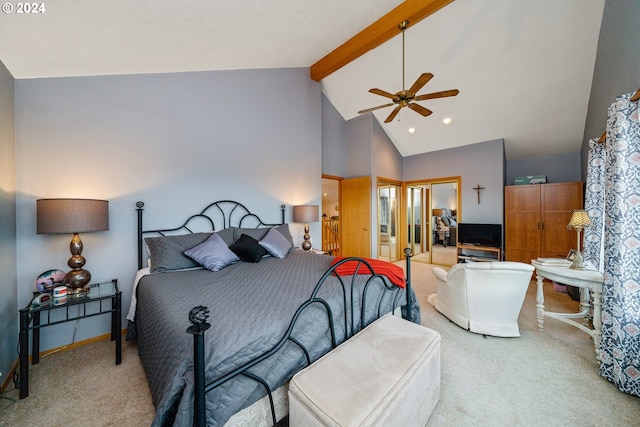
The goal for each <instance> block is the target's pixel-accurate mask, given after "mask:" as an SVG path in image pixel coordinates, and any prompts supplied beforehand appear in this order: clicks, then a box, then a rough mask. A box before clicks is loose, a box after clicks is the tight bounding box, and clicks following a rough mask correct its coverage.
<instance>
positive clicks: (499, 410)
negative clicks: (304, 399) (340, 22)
mask: <svg viewBox="0 0 640 427" xmlns="http://www.w3.org/2000/svg"><path fill="white" fill-rule="evenodd" d="M398 264H400V265H402V264H403V263H398ZM432 268H433V266H431V265H429V264H423V263H412V269H411V271H412V276H413V280H412V282H413V285H414V288H415V290H416V293H417V295H418V300H419V302H420V306H421V309H422V323H423V324H424V325H425V326H427V327H429V328H432V329H434V330H436V331H438V332H439V333H440V334H441V336H442V343H441V358H442V361H441V369H442V385H441V394H442V396H441V398H440V402H439V403H438V405H437V406H436V409H435V411H434V413H433V414H432V416H431V418H430V420H429V422H428V423H427V426H428V427H440V426H447V427H448V426H456V427H463V426H474V427H476V426H545V427H547V426H619V427H622V426H637V425H638V420H639V419H640V398H638V397H634V396H630V395H628V394H624V393H622V392H620V391H618V389H617V388H616V387H615V386H614V385H613V384H611V383H609V382H608V381H607V380H605V379H603V378H602V377H600V376H599V374H598V364H597V362H596V360H595V352H594V349H593V342H592V341H591V339H590V337H589V336H588V335H587V334H585V333H584V332H582V331H580V330H578V329H577V328H573V327H571V326H570V325H566V324H564V323H562V322H558V321H555V320H553V319H548V320H546V321H545V332H544V333H540V332H538V331H537V324H536V312H535V283H534V282H532V283H531V285H530V287H529V292H528V294H527V298H526V300H525V303H524V307H523V309H522V312H521V314H520V320H519V324H520V332H521V334H522V336H521V337H520V338H496V337H487V338H486V339H485V338H483V337H482V336H481V335H477V334H473V333H470V332H467V331H465V330H463V329H461V328H459V327H458V326H456V325H455V324H453V323H451V322H450V321H449V320H448V319H446V318H445V317H444V316H442V315H441V314H440V313H438V312H437V311H436V310H435V309H434V308H433V307H432V306H431V305H430V304H429V303H428V302H427V297H428V296H429V295H430V294H432V293H434V292H435V291H436V286H435V277H434V276H433V273H432V271H431V270H432ZM548 288H549V289H547V291H546V292H545V304H546V306H547V307H548V308H549V309H550V310H558V311H562V310H575V309H576V308H577V302H575V301H572V300H571V299H570V298H569V297H568V296H567V295H566V294H562V293H558V292H554V291H553V290H552V288H551V286H549V287H548ZM113 346H114V344H113V343H111V342H109V341H102V342H98V343H94V344H91V345H87V346H83V347H80V348H76V349H73V350H69V351H65V352H60V353H57V354H55V355H52V356H50V357H46V358H44V359H42V360H41V363H40V364H38V365H35V366H30V368H29V369H30V379H31V381H30V384H29V386H30V387H29V388H30V390H29V391H30V396H29V397H28V398H27V399H24V400H18V393H17V390H12V391H8V392H5V393H4V394H2V395H0V426H45V425H46V426H145V425H149V424H150V423H151V420H152V418H153V414H154V408H153V405H152V403H151V397H150V394H149V389H148V386H147V382H146V377H145V375H144V372H143V370H142V366H141V365H140V361H139V359H138V356H137V350H136V347H135V345H133V344H130V343H125V344H124V345H123V362H122V364H121V365H119V366H115V365H114V359H113V357H114V355H113V351H114V347H113ZM292 427H298V426H292Z"/></svg>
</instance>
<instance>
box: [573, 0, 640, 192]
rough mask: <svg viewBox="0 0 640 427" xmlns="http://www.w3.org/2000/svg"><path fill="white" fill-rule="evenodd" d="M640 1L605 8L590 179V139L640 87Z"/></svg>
mask: <svg viewBox="0 0 640 427" xmlns="http://www.w3.org/2000/svg"><path fill="white" fill-rule="evenodd" d="M639 16H640V1H638V0H607V1H606V2H605V6H604V14H603V17H602V24H601V26H600V37H599V39H598V51H597V53H596V64H595V68H594V73H593V81H592V83H591V97H590V98H589V108H588V110H587V119H586V123H585V128H584V137H583V141H582V176H583V177H584V178H583V180H586V176H587V154H588V150H589V139H593V138H595V139H598V138H600V135H602V133H603V132H604V131H605V130H606V124H607V111H608V109H609V106H610V105H611V104H612V103H613V102H614V101H615V100H616V97H618V96H620V95H622V94H625V93H629V92H635V91H636V90H637V89H638V88H639V87H640V55H638V46H640V26H638V17H639Z"/></svg>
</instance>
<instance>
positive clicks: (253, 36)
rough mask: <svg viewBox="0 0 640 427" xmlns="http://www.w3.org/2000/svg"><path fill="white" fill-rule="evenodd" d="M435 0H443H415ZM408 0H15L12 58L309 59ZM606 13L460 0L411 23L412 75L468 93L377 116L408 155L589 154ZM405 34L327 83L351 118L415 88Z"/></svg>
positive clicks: (78, 71) (135, 63) (27, 64)
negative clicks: (485, 144)
mask: <svg viewBox="0 0 640 427" xmlns="http://www.w3.org/2000/svg"><path fill="white" fill-rule="evenodd" d="M423 1H424V2H427V1H429V2H430V1H432V0H408V2H407V3H412V2H416V3H419V2H423ZM400 3H402V2H401V1H399V0H366V1H357V2H356V1H344V0H322V1H317V0H313V1H312V0H268V1H265V0H217V1H207V2H205V1H194V0H185V1H179V2H175V1H174V2H169V1H166V0H155V1H142V0H131V1H126V2H125V1H101V0H83V1H77V0H55V1H45V2H40V3H36V4H38V5H40V4H42V5H44V6H43V7H44V10H40V11H39V12H40V13H30V14H24V13H22V14H19V13H17V9H16V8H15V7H16V6H17V5H18V3H7V4H9V5H10V6H13V10H8V9H7V10H4V9H3V12H4V13H1V14H0V60H1V61H2V62H3V63H4V64H5V66H6V67H7V68H8V69H9V71H10V72H11V73H12V75H13V76H14V77H15V78H17V79H29V78H42V77H63V76H92V75H111V74H137V73H166V72H182V71H202V70H229V69H252V68H255V69H258V68H282V67H310V66H311V65H312V64H314V63H316V62H317V61H318V60H320V59H321V58H323V57H325V55H327V54H329V53H330V52H332V51H333V50H334V49H335V48H337V47H338V46H340V45H342V44H343V43H344V42H346V41H347V40H349V39H350V38H352V37H353V36H354V35H356V34H357V33H358V32H360V31H361V30H363V29H364V28H366V27H367V26H369V25H370V24H371V23H373V22H375V21H376V20H377V19H379V18H380V17H382V16H384V15H385V14H387V13H388V12H389V11H391V10H393V9H394V8H395V7H397V6H398V5H399V4H400ZM4 7H9V6H6V5H5V6H4ZM603 9H604V0H590V1H588V2H585V1H584V0H562V1H556V0H455V1H453V2H452V3H451V4H448V5H446V6H444V7H443V8H442V9H440V10H438V11H436V12H435V13H433V14H431V15H430V16H428V17H426V18H424V19H423V20H421V21H419V22H417V23H415V24H412V23H410V24H409V25H410V26H409V28H408V29H407V31H406V33H405V80H406V87H407V88H408V87H409V86H410V85H411V84H412V83H413V81H414V80H415V79H416V78H417V77H418V76H419V75H420V74H421V73H423V72H430V73H432V74H433V75H434V77H433V78H432V79H431V81H430V82H429V83H428V84H427V85H426V86H425V87H424V88H423V89H422V90H421V91H419V93H429V92H434V91H440V90H445V89H452V88H456V89H459V90H460V94H459V95H458V96H456V97H451V98H442V99H434V100H428V101H421V102H420V104H421V105H423V106H424V107H427V108H429V109H430V110H432V111H433V114H432V115H430V116H428V117H422V116H421V115H419V114H417V113H416V112H414V111H412V110H410V109H408V108H403V109H402V111H400V113H399V114H398V115H397V116H396V117H395V119H394V120H393V121H392V122H391V123H388V124H384V123H383V121H384V120H385V119H386V117H387V116H388V115H389V113H390V112H391V107H389V108H385V109H381V110H377V111H375V112H373V114H374V116H375V117H376V119H377V120H378V121H379V122H380V123H381V124H382V127H383V129H385V131H386V132H387V134H388V135H389V137H390V139H391V140H392V141H393V143H394V144H395V145H396V146H397V147H398V150H399V151H400V153H401V154H402V155H404V156H407V155H412V154H418V153H424V152H429V151H434V150H441V149H446V148H451V147H456V146H461V145H467V144H473V143H476V142H482V141H486V140H491V139H497V138H504V139H505V144H506V155H507V158H509V159H516V158H523V157H531V156H542V155H550V154H555V153H563V152H571V151H577V150H579V149H580V146H581V144H582V137H583V132H584V126H585V118H586V112H587V105H588V101H589V95H590V91H591V80H592V75H593V70H594V64H595V56H596V49H597V43H598V35H599V31H600V22H601V19H602V13H603ZM7 12H10V13H7ZM398 23H399V22H398ZM399 34H400V33H399V31H398V35H396V36H394V37H393V38H391V39H390V40H388V41H386V42H385V43H383V44H382V45H380V46H378V47H376V48H374V49H372V50H370V51H369V52H367V53H365V54H364V55H362V56H360V57H358V58H357V59H355V60H353V61H352V62H350V63H349V64H347V65H345V66H343V67H342V68H340V69H338V70H337V71H335V72H333V73H332V74H330V75H329V76H327V77H325V78H323V79H322V80H321V82H320V84H321V85H322V89H323V91H324V93H325V94H326V96H327V97H328V99H329V100H330V101H331V102H332V104H333V105H334V106H335V107H336V109H337V110H338V111H339V112H340V114H341V115H342V116H343V117H344V118H345V119H346V120H349V119H352V118H354V117H357V116H358V114H357V112H358V111H360V110H363V109H365V108H369V107H373V106H376V105H380V104H385V103H387V102H388V100H387V99H386V98H384V97H381V96H378V95H375V94H371V93H369V92H368V90H369V89H371V88H379V89H382V90H384V91H387V92H390V93H395V92H398V91H400V90H401V89H403V87H402V77H403V75H402V44H401V36H400V35H399ZM368 114H371V113H368ZM445 117H450V118H451V119H452V123H451V124H450V125H444V124H443V123H442V119H443V118H445ZM410 127H412V128H414V129H415V133H413V134H410V133H409V132H408V129H409V128H410ZM594 136H597V135H594Z"/></svg>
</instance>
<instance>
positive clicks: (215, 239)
mask: <svg viewBox="0 0 640 427" xmlns="http://www.w3.org/2000/svg"><path fill="white" fill-rule="evenodd" d="M184 254H185V255H186V256H188V257H189V258H192V259H193V260H195V261H197V262H198V263H199V264H201V265H202V266H203V267H204V268H206V269H207V270H211V271H220V270H222V269H223V268H225V267H226V266H228V265H230V264H233V263H234V262H238V261H240V258H238V257H237V256H236V254H234V253H233V252H232V251H231V249H229V247H228V246H227V244H226V243H225V242H224V240H223V239H222V237H221V236H220V234H219V233H213V234H212V235H211V237H209V238H208V239H207V240H205V241H204V242H202V243H200V244H199V245H197V246H194V247H193V248H191V249H188V250H186V251H184Z"/></svg>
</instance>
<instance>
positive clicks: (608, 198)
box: [585, 93, 640, 396]
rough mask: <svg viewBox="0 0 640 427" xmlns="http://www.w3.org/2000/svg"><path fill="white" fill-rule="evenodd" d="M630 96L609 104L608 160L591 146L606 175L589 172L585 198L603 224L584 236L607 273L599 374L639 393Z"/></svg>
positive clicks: (638, 142)
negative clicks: (599, 232)
mask: <svg viewBox="0 0 640 427" xmlns="http://www.w3.org/2000/svg"><path fill="white" fill-rule="evenodd" d="M631 96H632V94H631V93H629V94H626V95H622V96H620V97H618V98H617V99H616V102H614V103H613V104H612V105H611V107H609V116H608V119H607V141H606V145H605V146H604V159H603V156H602V155H601V154H598V153H597V152H598V150H599V149H598V148H597V147H596V146H595V145H594V144H591V147H590V152H591V155H590V161H589V167H591V168H592V172H593V173H602V174H603V176H602V178H593V177H591V180H590V178H589V177H587V195H586V200H587V201H589V202H588V209H589V214H590V215H591V214H592V211H593V215H594V218H598V215H600V216H601V219H602V220H603V223H602V226H596V227H592V230H590V231H589V232H588V233H587V234H586V235H585V239H586V238H587V237H586V236H587V235H588V236H589V237H588V240H587V242H586V248H585V250H588V251H589V259H590V260H591V261H592V262H594V263H598V264H599V269H600V270H601V271H602V272H603V273H604V289H603V295H602V341H601V344H600V361H601V364H600V374H601V375H602V376H603V377H605V378H606V379H608V380H609V381H611V382H613V383H614V384H616V385H617V386H618V388H619V389H620V390H622V391H624V392H626V393H630V394H633V395H636V396H640V120H639V116H638V112H639V111H638V110H639V108H638V102H631V101H630V100H629V98H631ZM592 160H593V163H594V164H593V165H592ZM601 162H604V163H603V165H602V164H601ZM601 166H602V167H601ZM600 169H603V170H602V172H597V171H598V170H600ZM602 183H603V184H604V185H602ZM602 190H603V191H602ZM600 212H602V214H603V215H602V214H600ZM598 231H601V232H602V233H601V234H600V236H601V237H600V238H599V237H598V236H596V234H597V233H598ZM600 241H602V243H600ZM600 248H602V258H601V256H600ZM601 259H602V263H600V260H601Z"/></svg>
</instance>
